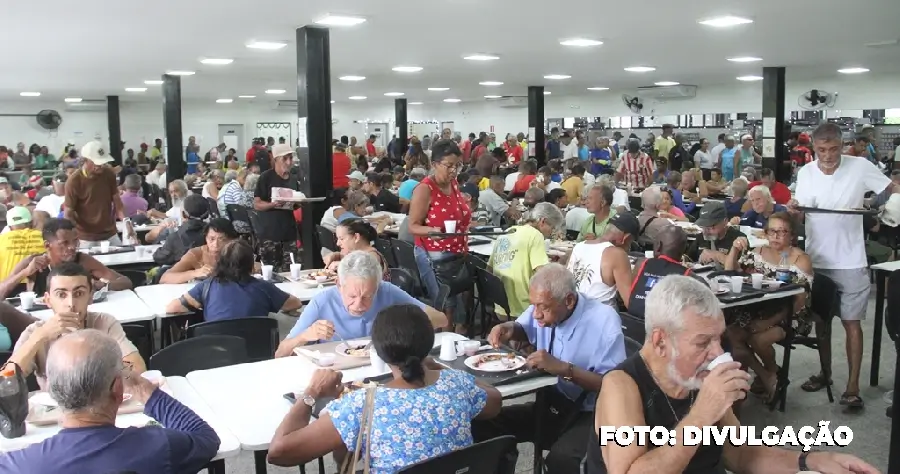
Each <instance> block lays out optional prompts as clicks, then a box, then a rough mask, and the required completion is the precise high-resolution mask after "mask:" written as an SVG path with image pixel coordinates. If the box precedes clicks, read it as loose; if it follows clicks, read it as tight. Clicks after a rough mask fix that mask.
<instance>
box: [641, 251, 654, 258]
mask: <svg viewBox="0 0 900 474" xmlns="http://www.w3.org/2000/svg"><path fill="white" fill-rule="evenodd" d="M655 256H656V252H654V251H652V250H644V257H646V258H653V257H655Z"/></svg>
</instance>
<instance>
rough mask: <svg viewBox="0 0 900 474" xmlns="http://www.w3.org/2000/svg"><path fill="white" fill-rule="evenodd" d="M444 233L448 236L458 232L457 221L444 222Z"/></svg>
mask: <svg viewBox="0 0 900 474" xmlns="http://www.w3.org/2000/svg"><path fill="white" fill-rule="evenodd" d="M444 232H447V233H448V234H452V233H454V232H456V221H444Z"/></svg>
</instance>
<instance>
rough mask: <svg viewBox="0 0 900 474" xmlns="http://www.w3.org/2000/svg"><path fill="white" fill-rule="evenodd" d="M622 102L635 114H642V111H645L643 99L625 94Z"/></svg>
mask: <svg viewBox="0 0 900 474" xmlns="http://www.w3.org/2000/svg"><path fill="white" fill-rule="evenodd" d="M622 102H623V103H624V104H625V107H628V110H630V111H631V112H632V113H635V114H639V113H641V110H643V109H644V104H642V103H641V99H639V98H637V97H632V96H630V95H624V94H623V95H622Z"/></svg>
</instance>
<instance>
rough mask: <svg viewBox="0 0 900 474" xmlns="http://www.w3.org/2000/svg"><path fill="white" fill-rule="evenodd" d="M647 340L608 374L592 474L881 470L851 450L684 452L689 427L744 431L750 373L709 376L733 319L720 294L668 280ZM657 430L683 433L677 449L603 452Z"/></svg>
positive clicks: (653, 295) (735, 367)
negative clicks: (621, 435) (614, 433)
mask: <svg viewBox="0 0 900 474" xmlns="http://www.w3.org/2000/svg"><path fill="white" fill-rule="evenodd" d="M645 326H646V333H647V336H646V339H645V340H644V346H643V347H642V348H641V350H640V351H639V352H638V353H636V354H634V355H633V356H631V357H629V358H628V359H626V360H625V361H624V362H622V363H621V364H620V365H619V366H618V367H616V368H615V369H613V370H611V371H609V372H608V373H607V374H606V376H605V377H604V380H603V386H602V387H601V389H600V395H599V397H598V398H597V405H596V410H595V419H594V424H595V426H594V428H595V429H594V431H593V435H592V436H591V439H590V441H589V444H588V454H587V460H586V468H587V469H586V472H587V473H588V474H601V473H610V474H613V473H615V474H619V473H625V472H628V473H644V472H652V473H653V474H669V473H672V474H674V473H685V474H700V473H703V474H724V473H725V469H728V470H729V471H731V472H735V473H752V474H763V473H765V474H780V473H785V474H794V473H796V472H797V471H816V472H819V473H822V474H831V473H841V474H847V473H866V474H868V473H877V472H878V471H877V470H876V469H875V468H874V467H872V466H870V465H869V464H867V463H865V462H864V461H862V460H860V459H858V458H856V457H854V456H851V455H848V454H842V453H836V452H820V451H806V452H798V451H790V450H787V449H782V448H774V447H767V446H748V445H746V444H745V445H741V446H735V445H733V444H731V443H730V441H726V443H725V445H724V446H718V445H715V444H711V445H709V446H705V445H702V444H701V445H693V446H685V442H684V437H683V436H682V434H683V433H684V428H685V427H689V426H690V427H701V428H702V427H706V426H713V425H716V426H719V427H726V426H733V427H735V428H737V427H739V426H740V422H739V421H738V420H737V418H736V417H735V415H734V413H733V412H732V405H733V404H734V402H736V401H738V400H741V399H743V398H744V397H745V396H746V393H747V390H749V389H750V385H749V379H750V376H749V374H747V373H746V372H745V371H743V370H741V364H740V363H738V362H734V361H730V362H723V363H720V364H718V365H716V366H715V367H714V368H713V369H712V370H707V368H708V366H709V363H710V362H712V361H713V360H714V359H716V358H717V357H719V356H720V355H722V354H723V350H722V345H721V340H722V333H724V332H725V319H724V317H723V316H722V310H721V309H720V306H719V300H718V299H717V298H716V296H715V294H713V292H712V291H711V290H710V289H709V287H707V286H706V285H704V284H703V283H701V282H699V281H697V280H696V279H694V278H690V277H685V276H680V275H673V276H667V277H664V278H663V279H661V280H660V281H659V282H658V283H657V284H656V285H655V286H654V287H653V289H652V290H651V291H650V293H649V294H648V296H647V302H646V310H645ZM634 426H649V427H651V428H652V427H656V426H661V427H664V428H665V429H666V430H668V431H669V432H672V431H674V432H675V433H676V435H677V440H676V442H675V443H673V444H668V443H667V444H665V445H664V446H655V445H653V444H649V443H648V444H644V445H639V444H638V443H631V444H629V445H624V446H619V445H618V444H616V443H615V442H608V443H605V445H602V446H601V445H600V443H599V435H598V432H599V431H600V430H603V431H606V432H608V431H609V429H611V428H619V427H634Z"/></svg>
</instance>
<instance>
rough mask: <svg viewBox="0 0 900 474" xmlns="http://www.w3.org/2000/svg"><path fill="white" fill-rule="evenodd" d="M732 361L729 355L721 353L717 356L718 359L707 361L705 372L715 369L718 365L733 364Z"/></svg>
mask: <svg viewBox="0 0 900 474" xmlns="http://www.w3.org/2000/svg"><path fill="white" fill-rule="evenodd" d="M733 361H734V358H733V357H731V354H730V353H728V352H723V353H722V354H720V355H719V357H716V358H715V359H713V360H711V361H709V364H707V365H706V370H712V369H715V368H716V366H717V365H719V364H724V363H725V362H733Z"/></svg>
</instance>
